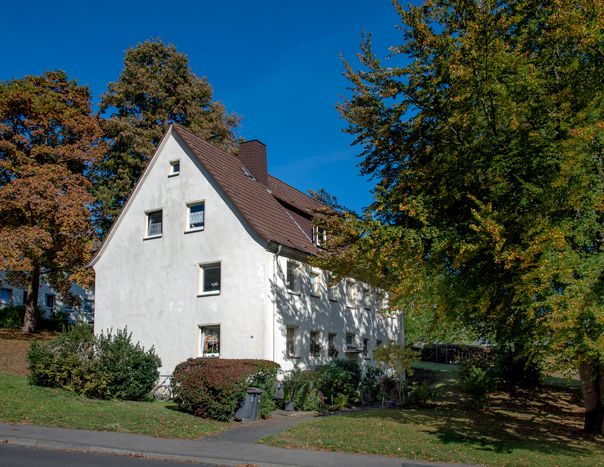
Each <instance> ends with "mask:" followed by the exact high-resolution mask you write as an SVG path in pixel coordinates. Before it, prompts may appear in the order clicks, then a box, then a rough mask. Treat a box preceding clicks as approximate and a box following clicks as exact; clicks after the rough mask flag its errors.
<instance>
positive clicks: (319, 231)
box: [312, 225, 327, 246]
mask: <svg viewBox="0 0 604 467" xmlns="http://www.w3.org/2000/svg"><path fill="white" fill-rule="evenodd" d="M312 241H313V243H314V244H315V245H317V246H321V245H324V244H325V242H326V241H327V231H326V230H325V229H324V228H323V227H318V226H316V225H315V226H313V228H312Z"/></svg>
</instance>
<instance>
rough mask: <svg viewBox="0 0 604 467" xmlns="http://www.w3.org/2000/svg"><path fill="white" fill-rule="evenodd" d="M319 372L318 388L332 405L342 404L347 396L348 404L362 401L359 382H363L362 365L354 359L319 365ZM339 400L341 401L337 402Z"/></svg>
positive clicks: (317, 369) (317, 370)
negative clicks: (341, 396)
mask: <svg viewBox="0 0 604 467" xmlns="http://www.w3.org/2000/svg"><path fill="white" fill-rule="evenodd" d="M315 371H316V372H317V388H318V389H319V390H320V391H321V392H322V393H323V396H324V397H325V401H326V402H328V403H329V404H331V405H338V406H339V405H341V403H342V401H343V398H338V396H340V395H343V396H346V404H354V403H358V402H360V397H359V390H358V389H359V384H360V382H361V367H360V366H359V364H358V363H357V362H356V361H354V360H333V361H331V362H329V363H327V364H325V365H319V366H318V367H317V368H316V370H315ZM336 401H338V402H339V403H337V402H336Z"/></svg>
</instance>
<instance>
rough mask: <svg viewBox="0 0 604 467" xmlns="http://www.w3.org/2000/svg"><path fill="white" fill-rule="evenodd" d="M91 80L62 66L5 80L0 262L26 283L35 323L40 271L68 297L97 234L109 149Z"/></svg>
mask: <svg viewBox="0 0 604 467" xmlns="http://www.w3.org/2000/svg"><path fill="white" fill-rule="evenodd" d="M101 136H102V132H101V129H100V127H99V124H98V121H97V119H96V117H94V116H93V115H92V113H91V104H90V92H89V90H88V88H87V87H85V86H80V85H78V84H77V82H76V81H71V80H69V79H68V78H67V76H66V74H65V73H63V72H61V71H54V72H46V73H44V74H43V75H41V76H26V77H25V78H23V79H14V80H11V81H7V82H4V83H0V269H2V270H5V271H8V279H9V281H10V282H13V283H17V284H21V285H23V286H24V287H25V288H26V290H27V297H26V303H25V318H24V323H23V331H25V332H32V331H35V330H36V313H35V311H36V305H37V303H38V287H39V284H40V278H41V276H44V278H45V280H46V281H47V282H48V283H50V285H52V286H53V288H55V289H56V290H57V291H59V292H60V293H61V295H62V296H63V299H64V300H65V301H66V302H69V301H70V300H72V299H74V297H71V295H70V294H69V288H70V284H71V281H72V280H75V279H78V280H80V281H81V282H82V281H84V279H86V278H87V274H86V272H85V271H86V268H85V265H86V264H87V263H88V261H89V260H90V256H91V248H92V243H93V238H94V230H93V227H92V219H91V214H90V211H89V209H88V207H89V206H90V204H91V203H92V202H93V197H92V196H91V194H90V190H91V184H90V182H89V180H88V174H89V173H90V170H91V168H92V166H93V164H94V163H95V161H96V160H97V159H98V157H99V155H100V154H101V153H102V151H104V148H103V144H102V143H101Z"/></svg>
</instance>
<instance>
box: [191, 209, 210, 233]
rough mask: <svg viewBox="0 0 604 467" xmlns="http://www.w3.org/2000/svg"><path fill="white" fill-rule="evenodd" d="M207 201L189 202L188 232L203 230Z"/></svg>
mask: <svg viewBox="0 0 604 467" xmlns="http://www.w3.org/2000/svg"><path fill="white" fill-rule="evenodd" d="M205 211H206V208H205V203H203V202H198V203H189V204H187V232H192V231H194V230H203V227H204V223H205Z"/></svg>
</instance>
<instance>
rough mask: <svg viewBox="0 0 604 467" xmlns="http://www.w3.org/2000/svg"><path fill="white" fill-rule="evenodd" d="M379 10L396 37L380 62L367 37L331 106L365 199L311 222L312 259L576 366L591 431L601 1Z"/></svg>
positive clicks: (512, 0)
mask: <svg viewBox="0 0 604 467" xmlns="http://www.w3.org/2000/svg"><path fill="white" fill-rule="evenodd" d="M395 6H396V8H397V11H398V13H399V16H400V20H401V24H400V28H401V41H400V43H399V44H396V45H393V46H392V47H391V48H390V52H391V53H390V55H389V58H388V63H384V62H383V61H382V60H381V59H380V58H379V57H378V56H377V55H376V54H375V53H374V52H373V50H372V46H371V40H370V37H366V38H365V40H364V41H363V43H362V45H361V54H360V61H361V67H360V69H359V70H358V71H356V70H354V69H353V67H352V66H351V65H350V64H348V63H346V65H345V66H346V73H347V76H348V78H349V80H350V83H351V84H352V94H351V96H350V98H349V99H348V100H346V101H345V102H343V103H342V104H341V105H340V111H341V113H342V115H343V116H344V118H345V119H346V120H347V121H348V124H349V126H348V131H349V132H350V133H351V134H353V135H354V136H355V137H356V140H355V142H356V144H357V145H359V146H360V147H361V152H360V155H361V156H362V158H363V159H362V162H361V170H362V173H363V174H365V175H368V176H372V177H374V178H375V179H376V183H377V186H376V190H375V201H374V203H373V205H372V206H371V208H370V209H369V210H367V211H366V212H365V213H364V214H363V215H362V216H355V215H354V214H352V213H348V212H345V211H344V212H336V213H334V214H333V215H329V213H326V215H325V216H323V217H322V218H321V220H320V221H319V223H320V224H322V225H321V226H322V227H325V228H326V229H327V231H328V232H330V233H331V235H330V236H329V239H328V241H327V243H326V245H325V246H326V248H327V253H326V255H325V257H324V258H323V260H322V261H320V266H322V267H324V268H325V269H328V270H331V271H336V272H337V273H338V274H342V275H344V274H345V275H352V276H355V277H360V278H362V279H363V280H365V281H366V282H369V283H371V284H374V285H376V286H380V287H383V288H385V289H386V290H388V292H389V298H390V301H389V303H390V307H391V308H392V309H394V310H396V309H399V310H404V311H405V312H406V313H421V312H423V313H428V314H434V319H435V320H436V321H437V322H438V321H440V322H447V320H449V319H455V320H456V319H458V317H459V318H461V319H462V321H463V323H465V325H466V326H468V327H470V326H471V327H473V328H474V330H475V331H476V332H477V333H478V335H480V336H481V337H483V338H485V339H490V340H491V342H494V343H496V344H498V345H512V346H514V348H515V352H520V353H522V354H523V358H524V359H526V360H528V361H533V362H539V361H542V360H543V359H544V357H545V354H547V353H549V354H550V355H553V356H555V357H556V359H557V361H558V363H559V365H560V366H561V367H563V368H564V369H566V370H568V371H572V370H573V369H574V370H576V369H579V370H580V371H581V374H582V375H584V377H583V378H582V379H583V383H584V387H585V389H586V393H585V394H586V398H585V400H586V409H587V410H586V413H587V414H588V415H587V417H586V428H587V429H589V430H590V431H594V432H599V431H601V427H598V426H596V425H597V420H598V419H600V420H601V418H602V417H601V415H602V413H604V403H603V402H602V400H601V398H600V396H599V395H598V391H597V388H598V387H601V386H602V381H604V372H603V371H602V366H601V362H602V361H604V339H603V338H602V335H603V334H604V293H602V291H603V290H604V259H603V257H602V255H603V247H602V245H603V243H602V238H604V230H603V229H604V227H603V222H602V219H603V217H604V216H603V209H604V202H603V199H604V183H603V175H604V167H603V164H604V159H603V158H602V152H603V142H604V123H603V121H604V118H603V116H604V87H603V86H602V81H601V77H602V56H603V52H602V44H603V43H604V36H603V34H604V30H603V29H602V28H601V27H599V24H600V23H601V19H602V17H603V15H604V3H602V2H600V1H598V2H591V1H580V2H579V3H577V2H575V1H570V0H556V1H552V2H538V1H537V2H527V1H524V0H507V1H500V2H490V1H489V2H450V1H447V0H426V1H425V2H424V3H423V4H422V5H419V6H411V5H410V6H408V7H406V8H403V7H401V6H400V5H398V3H396V2H395ZM545 344H547V346H546V345H545ZM589 414H591V415H593V417H592V418H590V416H591V415H589ZM598 414H599V415H598Z"/></svg>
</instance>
